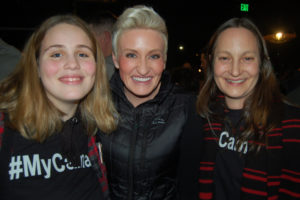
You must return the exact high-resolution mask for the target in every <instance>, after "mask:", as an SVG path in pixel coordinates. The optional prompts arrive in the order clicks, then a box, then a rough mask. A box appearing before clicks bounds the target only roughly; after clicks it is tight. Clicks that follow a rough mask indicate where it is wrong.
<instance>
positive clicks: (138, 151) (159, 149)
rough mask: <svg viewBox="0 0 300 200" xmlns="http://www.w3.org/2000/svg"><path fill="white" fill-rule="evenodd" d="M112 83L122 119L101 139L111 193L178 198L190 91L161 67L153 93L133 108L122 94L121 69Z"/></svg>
mask: <svg viewBox="0 0 300 200" xmlns="http://www.w3.org/2000/svg"><path fill="white" fill-rule="evenodd" d="M110 83H111V88H112V92H113V98H114V102H115V105H116V108H117V110H118V112H119V113H120V122H119V127H118V129H117V130H116V131H115V132H113V133H111V134H109V135H104V134H102V135H101V134H100V139H101V142H102V145H103V147H102V148H103V157H104V161H105V163H106V165H107V173H108V183H109V187H110V192H111V195H112V196H111V197H112V199H116V200H122V199H127V200H131V199H135V200H136V199H138V200H146V199H147V200H150V199H152V200H153V199H157V200H164V199H172V200H173V199H177V198H178V194H177V166H178V157H179V145H178V144H179V139H180V137H181V134H182V132H183V128H184V125H185V123H186V120H187V117H188V116H187V115H188V105H189V104H190V103H191V101H192V99H194V98H192V97H193V96H192V95H190V94H187V93H185V92H183V90H180V89H179V88H177V87H176V86H174V84H173V83H172V82H171V77H170V75H169V74H168V73H166V72H164V73H163V75H162V79H161V87H160V91H159V93H158V94H157V95H156V97H155V98H154V99H152V100H149V101H147V102H145V103H143V104H141V105H139V106H137V107H136V108H135V107H133V105H132V104H131V103H130V102H129V101H128V100H127V98H126V97H125V94H124V90H123V88H124V85H123V82H122V81H121V79H120V75H119V72H116V73H115V74H114V75H113V77H112V79H111V81H110Z"/></svg>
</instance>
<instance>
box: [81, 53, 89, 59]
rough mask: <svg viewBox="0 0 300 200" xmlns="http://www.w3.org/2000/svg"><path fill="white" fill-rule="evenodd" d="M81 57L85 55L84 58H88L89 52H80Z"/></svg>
mask: <svg viewBox="0 0 300 200" xmlns="http://www.w3.org/2000/svg"><path fill="white" fill-rule="evenodd" d="M79 57H84V58H87V57H89V56H88V55H87V54H85V53H80V54H79Z"/></svg>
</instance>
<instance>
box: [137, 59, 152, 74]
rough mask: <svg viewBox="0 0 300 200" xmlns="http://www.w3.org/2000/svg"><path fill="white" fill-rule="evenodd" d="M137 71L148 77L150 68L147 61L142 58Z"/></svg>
mask: <svg viewBox="0 0 300 200" xmlns="http://www.w3.org/2000/svg"><path fill="white" fill-rule="evenodd" d="M136 69H137V72H138V73H139V74H140V75H146V74H147V73H148V72H149V66H148V62H147V59H145V58H140V59H139V62H138V63H137V67H136Z"/></svg>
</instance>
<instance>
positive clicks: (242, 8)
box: [241, 3, 249, 12]
mask: <svg viewBox="0 0 300 200" xmlns="http://www.w3.org/2000/svg"><path fill="white" fill-rule="evenodd" d="M241 11H242V12H248V11H249V4H246V3H241Z"/></svg>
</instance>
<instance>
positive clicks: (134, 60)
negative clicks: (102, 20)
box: [113, 29, 165, 106]
mask: <svg viewBox="0 0 300 200" xmlns="http://www.w3.org/2000/svg"><path fill="white" fill-rule="evenodd" d="M164 49H165V45H164V40H163V38H162V36H161V34H160V33H159V32H157V31H154V30H150V29H131V30H127V31H125V32H123V34H122V35H121V36H120V40H119V43H118V58H116V57H115V56H114V55H113V58H114V63H115V66H116V68H118V69H119V72H120V76H121V79H122V81H123V82H124V85H125V88H124V90H125V95H126V97H127V98H128V100H129V101H130V102H131V103H132V104H133V105H134V106H138V105H139V104H141V103H143V102H145V101H148V100H150V99H153V98H154V97H155V96H156V95H157V93H158V91H159V88H160V79H161V75H162V72H163V71H164V69H165V57H164Z"/></svg>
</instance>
